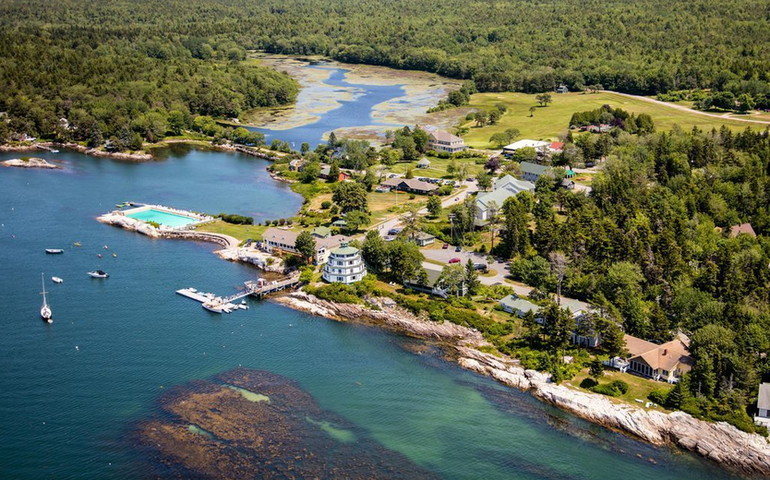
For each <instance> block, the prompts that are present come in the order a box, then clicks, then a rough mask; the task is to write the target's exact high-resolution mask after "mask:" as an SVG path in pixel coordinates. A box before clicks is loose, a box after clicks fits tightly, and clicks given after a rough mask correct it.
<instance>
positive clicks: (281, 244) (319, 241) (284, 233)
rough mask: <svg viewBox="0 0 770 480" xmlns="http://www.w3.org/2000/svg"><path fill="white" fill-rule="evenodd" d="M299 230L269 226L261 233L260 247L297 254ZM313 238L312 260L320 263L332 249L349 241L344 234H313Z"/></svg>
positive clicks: (270, 250)
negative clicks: (313, 253)
mask: <svg viewBox="0 0 770 480" xmlns="http://www.w3.org/2000/svg"><path fill="white" fill-rule="evenodd" d="M298 236H299V232H296V231H293V230H289V229H286V228H276V227H270V228H268V229H267V230H265V233H264V234H262V244H261V245H262V249H263V250H265V251H267V252H270V253H291V254H295V255H296V254H297V237H298ZM313 236H314V237H316V239H315V258H314V259H313V261H314V262H315V263H316V265H320V264H322V263H324V262H326V261H327V259H328V258H329V253H330V252H331V250H332V249H334V248H337V247H339V246H340V245H342V244H343V243H347V242H349V241H350V238H348V237H346V236H345V235H327V236H325V237H321V236H319V235H313Z"/></svg>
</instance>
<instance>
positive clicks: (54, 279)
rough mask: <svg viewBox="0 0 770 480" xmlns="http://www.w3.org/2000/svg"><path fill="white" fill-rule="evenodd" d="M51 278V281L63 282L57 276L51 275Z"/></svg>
mask: <svg viewBox="0 0 770 480" xmlns="http://www.w3.org/2000/svg"><path fill="white" fill-rule="evenodd" d="M51 280H52V281H53V283H64V280H62V279H61V278H59V277H51Z"/></svg>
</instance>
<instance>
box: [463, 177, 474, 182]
mask: <svg viewBox="0 0 770 480" xmlns="http://www.w3.org/2000/svg"><path fill="white" fill-rule="evenodd" d="M465 181H466V182H471V183H473V182H475V181H476V179H475V178H473V177H468V178H466V179H465Z"/></svg>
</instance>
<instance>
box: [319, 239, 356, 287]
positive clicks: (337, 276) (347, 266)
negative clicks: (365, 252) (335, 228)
mask: <svg viewBox="0 0 770 480" xmlns="http://www.w3.org/2000/svg"><path fill="white" fill-rule="evenodd" d="M364 276H366V265H364V261H363V259H362V258H361V252H360V251H359V250H358V249H357V248H355V247H351V246H349V245H348V244H347V243H343V244H342V245H341V246H340V247H339V248H335V249H333V250H332V251H331V252H330V254H329V260H328V261H327V262H326V264H325V265H324V270H323V279H324V280H326V281H327V282H331V283H335V282H337V283H345V284H351V283H355V282H358V281H361V279H363V278H364Z"/></svg>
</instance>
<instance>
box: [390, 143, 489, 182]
mask: <svg viewBox="0 0 770 480" xmlns="http://www.w3.org/2000/svg"><path fill="white" fill-rule="evenodd" d="M466 141H467V140H466ZM425 158H427V159H428V160H429V161H430V167H429V168H417V162H416V161H415V162H404V163H397V164H395V165H391V166H389V167H388V171H389V172H392V173H400V174H404V173H406V171H407V170H408V169H410V168H411V169H412V171H413V173H414V176H415V177H431V178H447V179H451V178H452V176H451V175H449V174H448V173H447V171H446V167H447V166H448V165H449V164H450V163H451V162H452V159H449V158H437V157H425ZM454 162H455V164H456V165H457V166H460V165H461V164H465V165H468V175H469V176H472V177H475V176H476V175H477V174H478V173H479V172H481V171H482V170H483V169H484V165H483V164H482V165H476V159H474V158H456V159H454Z"/></svg>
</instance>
